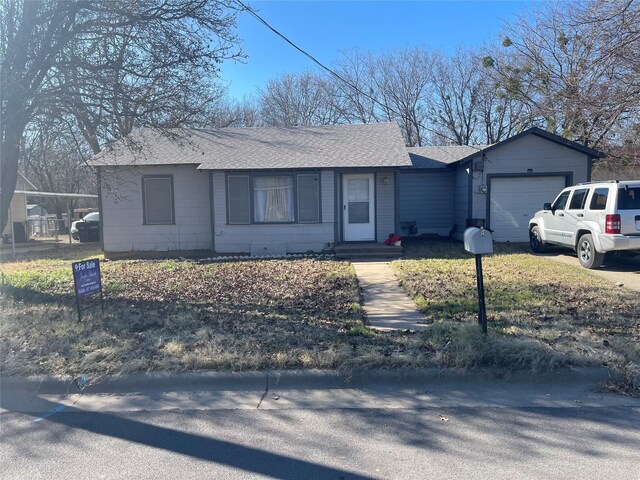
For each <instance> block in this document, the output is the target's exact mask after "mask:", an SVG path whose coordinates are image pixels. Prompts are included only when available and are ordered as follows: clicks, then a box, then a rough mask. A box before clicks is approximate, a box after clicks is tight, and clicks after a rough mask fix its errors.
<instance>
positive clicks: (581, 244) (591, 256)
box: [578, 234, 604, 268]
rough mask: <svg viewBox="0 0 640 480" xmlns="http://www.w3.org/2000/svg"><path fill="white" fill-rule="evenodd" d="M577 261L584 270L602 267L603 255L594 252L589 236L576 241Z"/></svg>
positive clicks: (591, 238)
mask: <svg viewBox="0 0 640 480" xmlns="http://www.w3.org/2000/svg"><path fill="white" fill-rule="evenodd" d="M578 260H580V265H582V266H583V267H584V268H598V267H599V266H600V265H602V261H603V260H604V253H600V252H597V251H596V247H595V245H594V244H593V237H592V236H591V235H590V234H586V235H582V236H581V237H580V240H579V241H578Z"/></svg>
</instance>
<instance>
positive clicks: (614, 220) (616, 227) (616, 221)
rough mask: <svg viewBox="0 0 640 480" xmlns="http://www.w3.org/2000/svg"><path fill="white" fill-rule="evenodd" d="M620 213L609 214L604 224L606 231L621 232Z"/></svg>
mask: <svg viewBox="0 0 640 480" xmlns="http://www.w3.org/2000/svg"><path fill="white" fill-rule="evenodd" d="M620 224H621V222H620V215H618V214H617V213H616V214H615V215H607V218H606V220H605V224H604V233H611V234H619V233H620Z"/></svg>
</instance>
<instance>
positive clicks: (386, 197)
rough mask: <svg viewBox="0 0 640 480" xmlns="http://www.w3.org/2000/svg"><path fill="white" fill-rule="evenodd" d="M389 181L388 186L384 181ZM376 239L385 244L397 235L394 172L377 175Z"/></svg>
mask: <svg viewBox="0 0 640 480" xmlns="http://www.w3.org/2000/svg"><path fill="white" fill-rule="evenodd" d="M385 178H386V179H387V181H386V185H385V181H384V179H385ZM375 182H376V239H377V241H378V242H384V241H385V240H386V239H387V238H388V237H389V234H390V233H395V230H396V221H395V181H394V173H393V172H389V173H387V172H382V173H377V174H376V178H375Z"/></svg>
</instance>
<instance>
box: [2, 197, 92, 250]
mask: <svg viewBox="0 0 640 480" xmlns="http://www.w3.org/2000/svg"><path fill="white" fill-rule="evenodd" d="M14 194H18V195H25V196H26V197H56V198H64V199H66V205H67V218H68V220H69V228H68V229H67V235H68V236H69V244H71V243H73V242H72V239H71V211H70V208H69V201H70V200H71V199H74V198H93V199H96V200H97V199H98V195H92V194H87V193H59V192H37V191H32V190H16V191H15V192H14ZM9 223H10V224H11V254H12V255H13V256H15V254H16V241H15V232H14V230H13V228H14V227H13V215H12V214H11V209H9Z"/></svg>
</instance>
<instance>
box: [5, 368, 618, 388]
mask: <svg viewBox="0 0 640 480" xmlns="http://www.w3.org/2000/svg"><path fill="white" fill-rule="evenodd" d="M610 376H611V375H610V371H609V370H608V369H607V368H604V367H599V368H588V367H579V368H566V369H561V370H556V371H552V372H549V373H545V374H531V373H520V372H516V373H509V372H505V371H499V370H490V369H482V370H464V369H454V368H446V369H438V368H424V369H393V370H391V369H371V370H364V371H360V372H355V373H350V374H345V373H343V372H340V371H336V370H271V371H251V372H196V373H166V372H163V373H148V374H132V375H123V376H118V377H106V378H101V379H96V380H93V379H92V378H90V377H89V378H87V385H86V387H85V388H84V392H85V393H87V394H101V393H102V394H104V393H142V392H145V391H149V390H156V391H157V390H163V391H172V392H177V391H200V390H216V391H266V390H268V389H275V388H277V389H279V390H304V389H316V390H322V389H324V390H328V389H344V388H361V389H366V388H367V387H373V386H375V387H377V388H380V387H390V388H391V387H396V388H398V387H401V388H410V387H424V386H425V384H434V383H440V384H446V383H451V384H455V383H465V382H470V381H475V382H477V381H483V380H484V381H487V382H493V383H503V384H509V383H513V384H522V383H528V384H547V385H548V384H570V383H590V384H593V385H594V386H595V385H597V384H598V383H600V382H602V381H604V380H607V379H609V378H610ZM78 390H79V388H78V387H77V386H76V385H75V384H74V379H73V378H71V377H67V378H54V377H49V376H31V377H2V376H0V394H1V393H2V391H5V392H6V391H11V392H14V391H23V392H29V393H32V394H36V393H38V394H69V393H77V392H78Z"/></svg>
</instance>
